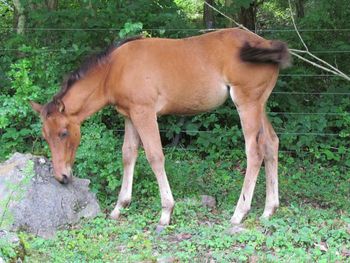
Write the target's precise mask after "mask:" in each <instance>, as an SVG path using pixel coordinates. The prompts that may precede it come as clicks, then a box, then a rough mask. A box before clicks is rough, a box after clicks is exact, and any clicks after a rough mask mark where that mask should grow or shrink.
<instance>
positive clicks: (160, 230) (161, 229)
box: [156, 225, 165, 235]
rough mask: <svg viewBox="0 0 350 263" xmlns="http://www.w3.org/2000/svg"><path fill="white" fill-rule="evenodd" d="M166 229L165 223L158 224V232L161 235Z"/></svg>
mask: <svg viewBox="0 0 350 263" xmlns="http://www.w3.org/2000/svg"><path fill="white" fill-rule="evenodd" d="M164 229H165V226H163V225H157V227H156V233H157V234H158V235H159V234H160V233H162V232H163V231H164Z"/></svg>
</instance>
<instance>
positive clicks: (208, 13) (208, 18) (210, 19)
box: [203, 0, 214, 29]
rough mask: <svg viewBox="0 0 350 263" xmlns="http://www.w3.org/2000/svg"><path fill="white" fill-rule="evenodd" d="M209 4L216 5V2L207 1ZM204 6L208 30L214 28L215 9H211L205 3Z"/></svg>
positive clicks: (204, 20) (205, 22)
mask: <svg viewBox="0 0 350 263" xmlns="http://www.w3.org/2000/svg"><path fill="white" fill-rule="evenodd" d="M207 2H208V4H210V5H214V0H207ZM203 5H204V12H203V22H204V26H205V27H206V28H208V29H211V28H214V13H213V9H211V8H210V7H209V6H207V5H206V4H205V3H204V4H203Z"/></svg>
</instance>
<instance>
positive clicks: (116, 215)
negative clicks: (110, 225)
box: [109, 210, 120, 220]
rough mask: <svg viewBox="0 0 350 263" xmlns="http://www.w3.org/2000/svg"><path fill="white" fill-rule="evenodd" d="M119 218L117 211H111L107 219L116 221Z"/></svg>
mask: <svg viewBox="0 0 350 263" xmlns="http://www.w3.org/2000/svg"><path fill="white" fill-rule="evenodd" d="M119 217H120V212H119V211H114V210H113V211H112V212H111V213H110V214H109V218H110V219H113V220H118V219H119Z"/></svg>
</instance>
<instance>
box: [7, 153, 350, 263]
mask: <svg viewBox="0 0 350 263" xmlns="http://www.w3.org/2000/svg"><path fill="white" fill-rule="evenodd" d="M179 157H180V156H176V155H170V158H168V159H173V160H172V161H168V162H167V171H168V174H169V180H170V183H171V185H172V188H173V193H174V196H175V199H176V202H177V203H176V206H175V210H174V214H173V217H172V224H171V225H170V226H169V227H168V228H167V229H166V230H165V231H163V232H162V233H161V234H156V233H155V228H156V225H157V222H158V220H159V217H160V209H161V208H160V200H159V197H158V188H157V185H156V182H155V180H154V177H153V176H152V173H151V172H150V169H148V170H147V169H145V166H146V165H147V163H146V161H145V160H144V158H143V157H141V159H140V160H139V162H138V166H137V167H138V168H137V169H136V174H135V186H134V190H135V191H134V195H133V196H134V199H133V203H132V204H131V206H130V207H129V208H128V209H125V210H124V211H123V215H122V218H121V219H120V220H119V221H118V222H116V221H113V220H109V219H106V218H105V215H106V214H108V211H109V210H110V209H111V208H112V205H111V202H112V201H115V198H116V195H114V196H113V198H110V199H109V201H108V200H107V201H106V200H101V201H102V202H101V203H103V204H105V207H104V209H105V213H104V214H102V215H101V216H99V217H98V218H96V219H94V220H90V221H83V222H81V223H80V224H79V225H75V226H71V227H70V228H69V230H63V231H59V232H58V233H57V235H56V237H55V238H53V239H49V240H45V239H42V238H40V237H36V236H32V235H29V234H26V233H21V234H20V239H21V242H20V244H19V245H17V246H15V247H11V246H10V245H9V244H6V243H4V241H1V239H0V256H1V257H4V258H6V259H10V260H15V258H17V257H21V258H23V259H24V261H25V262H142V261H143V262H156V261H157V260H160V259H167V260H173V261H175V262H210V260H214V261H215V262H315V261H317V262H337V261H338V262H346V261H350V214H349V211H350V210H349V205H350V204H349V199H350V196H349V191H350V181H349V180H350V174H349V172H348V171H347V170H346V169H342V168H338V167H333V166H331V165H329V166H326V165H323V167H321V166H320V165H317V164H313V165H311V164H304V163H301V162H298V163H296V162H294V161H293V160H290V159H282V162H281V163H282V164H281V165H280V169H279V174H280V195H281V207H280V208H279V209H278V210H277V212H276V214H275V215H274V216H273V217H272V218H271V219H270V220H268V221H260V220H259V216H260V215H261V214H262V210H263V207H264V201H265V185H264V176H263V173H262V175H261V176H260V177H259V180H258V184H257V188H256V193H255V197H254V200H253V204H252V211H251V212H250V214H249V215H248V217H247V218H246V220H245V221H244V227H245V229H246V230H245V231H243V232H241V233H237V234H230V233H229V229H230V224H229V219H230V217H231V215H232V213H233V210H234V205H235V203H236V201H237V198H238V195H239V192H240V190H241V185H242V181H243V176H242V175H243V172H244V162H243V163H239V162H234V161H232V162H231V163H230V162H228V161H227V160H226V161H220V162H218V161H212V160H209V159H206V160H200V158H199V157H195V156H191V158H189V157H186V158H185V160H187V161H185V160H183V161H181V158H179ZM182 157H183V156H182ZM175 160H176V161H175ZM186 176H187V177H186ZM335 178H336V179H335ZM186 179H187V180H186ZM200 194H210V195H213V196H215V197H216V199H217V201H218V206H217V209H214V210H210V209H207V208H204V207H202V205H201V203H200V200H199V199H200V197H199V196H200ZM101 196H103V195H101ZM113 199H114V200H113ZM1 242H2V243H1ZM1 254H2V255H1Z"/></svg>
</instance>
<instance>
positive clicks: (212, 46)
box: [31, 28, 290, 228]
mask: <svg viewBox="0 0 350 263" xmlns="http://www.w3.org/2000/svg"><path fill="white" fill-rule="evenodd" d="M289 58H290V56H289V51H288V48H287V45H286V44H285V43H283V42H280V41H268V40H265V39H263V38H261V37H258V36H256V35H254V34H252V33H250V32H246V31H243V30H241V29H237V28H236V29H224V30H219V31H216V32H211V33H207V34H203V35H201V36H196V37H190V38H185V39H158V38H146V39H143V38H133V39H128V40H126V41H124V42H123V43H121V44H120V45H118V46H117V47H114V48H112V49H109V50H108V51H107V52H105V53H104V54H102V55H100V56H99V57H96V58H95V59H93V60H90V62H89V63H88V64H85V65H84V66H82V67H81V68H80V69H79V70H77V71H75V72H73V73H72V74H71V75H70V76H69V78H68V79H67V80H66V81H65V82H64V84H63V86H62V89H61V91H60V92H59V93H58V94H57V95H56V96H54V98H53V100H52V101H51V102H49V103H48V104H46V105H44V106H42V105H40V104H37V103H35V102H32V103H31V104H32V107H33V109H34V110H35V111H37V112H38V113H40V115H41V119H42V121H43V135H44V137H45V139H46V141H47V142H48V144H49V146H50V150H51V153H52V159H53V165H54V174H55V177H56V179H57V180H58V181H60V182H62V183H64V184H65V183H68V182H69V181H70V180H71V177H72V175H71V167H72V165H73V162H74V157H75V152H76V149H77V147H78V145H79V142H80V125H81V123H82V122H83V121H84V120H85V119H86V118H87V117H89V116H90V115H92V114H93V113H95V112H96V111H98V110H100V109H101V108H103V107H105V106H106V105H114V106H115V108H116V110H117V111H118V112H119V113H120V114H122V115H123V116H124V117H125V137H124V144H123V149H122V151H123V164H124V174H123V182H122V186H121V190H120V193H119V198H118V202H117V204H116V207H115V208H114V210H113V211H112V213H111V217H112V218H114V219H117V218H118V217H119V215H120V209H121V208H123V207H126V206H127V205H128V204H129V203H130V201H131V192H132V181H133V172H134V166H135V162H136V158H137V152H138V147H139V145H140V141H142V144H143V147H144V149H145V152H146V156H147V160H148V162H149V164H150V165H151V167H152V170H153V172H154V174H155V176H156V178H157V181H158V184H159V189H160V196H161V203H162V214H161V218H160V221H159V227H160V228H161V227H162V226H166V225H168V224H169V222H170V217H171V214H172V211H173V207H174V199H173V196H172V193H171V190H170V186H169V183H168V180H167V176H166V173H165V169H164V155H163V151H162V145H161V140H160V135H159V130H158V124H157V117H158V116H160V115H165V114H178V115H188V114H197V113H201V112H205V111H209V110H211V109H213V108H215V107H218V106H220V105H221V104H223V103H224V102H225V100H226V99H227V98H228V96H229V95H230V97H231V99H232V101H233V102H234V104H235V105H236V107H237V110H238V112H239V116H240V119H241V124H242V128H243V133H244V139H245V151H246V155H247V170H246V174H245V179H244V183H243V188H242V192H241V195H240V198H239V200H238V204H237V206H236V209H235V212H234V215H233V216H232V218H231V223H232V224H234V225H236V224H239V223H241V221H242V220H243V218H244V216H245V215H246V214H247V213H248V211H249V209H250V206H251V201H252V197H253V192H254V188H255V183H256V179H257V176H258V173H259V170H260V167H261V164H262V162H263V161H264V162H265V169H266V205H265V210H264V212H263V215H262V216H263V217H266V218H267V217H269V216H271V215H272V214H273V213H274V211H275V209H276V208H277V207H278V205H279V199H278V175H277V163H278V160H277V158H278V138H277V136H276V133H275V132H274V130H273V128H272V126H271V124H270V122H269V121H268V118H267V117H266V113H265V109H264V108H265V103H266V101H267V99H268V97H269V95H270V94H271V91H272V89H273V88H274V86H275V84H276V80H277V77H278V72H279V68H280V67H283V66H286V65H287V64H288V63H289ZM223 147H224V145H223Z"/></svg>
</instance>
